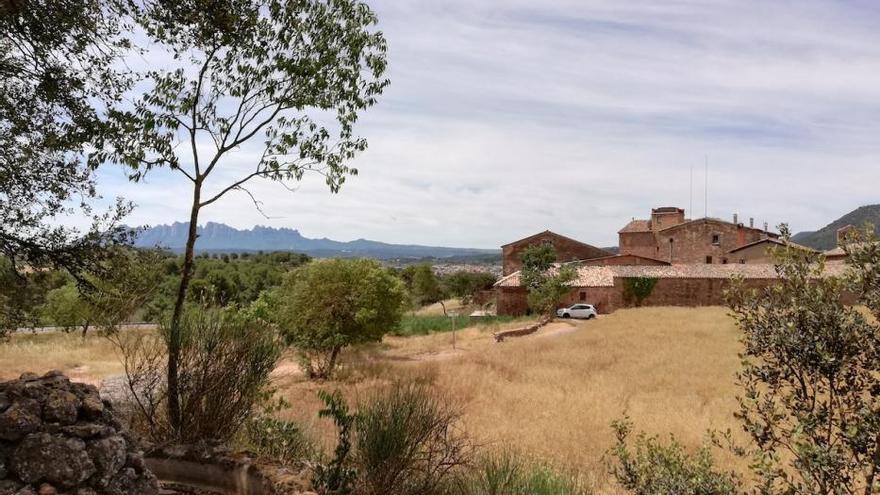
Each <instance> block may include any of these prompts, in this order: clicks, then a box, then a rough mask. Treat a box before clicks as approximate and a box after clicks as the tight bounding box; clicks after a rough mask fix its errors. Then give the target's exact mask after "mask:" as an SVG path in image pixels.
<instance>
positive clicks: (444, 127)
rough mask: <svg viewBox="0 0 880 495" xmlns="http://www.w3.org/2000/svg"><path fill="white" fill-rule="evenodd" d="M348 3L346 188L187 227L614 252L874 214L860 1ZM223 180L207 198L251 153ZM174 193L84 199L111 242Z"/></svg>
mask: <svg viewBox="0 0 880 495" xmlns="http://www.w3.org/2000/svg"><path fill="white" fill-rule="evenodd" d="M368 3H369V4H370V6H371V7H372V8H373V9H374V10H375V11H376V13H377V15H378V17H379V26H378V27H379V29H381V30H382V31H383V32H384V34H385V36H386V38H387V40H388V44H389V50H388V62H389V71H388V77H389V78H390V80H391V85H390V86H389V87H388V88H387V89H386V91H385V93H384V94H383V95H382V97H381V98H380V100H379V103H378V104H377V105H376V106H374V107H372V108H371V109H369V110H367V111H366V112H365V113H364V114H363V115H362V116H361V119H360V120H359V123H358V127H357V129H356V130H357V133H358V134H359V135H361V136H364V137H366V138H367V140H368V142H369V148H368V149H367V151H365V152H364V153H362V154H360V155H359V156H358V157H357V158H355V159H354V160H353V161H352V165H353V166H355V167H357V168H358V169H359V172H360V173H359V175H358V176H356V177H351V178H349V179H348V180H347V181H346V183H345V184H344V186H343V188H342V190H341V191H340V192H339V193H338V194H331V193H330V191H329V190H328V188H327V187H326V186H325V185H324V182H323V179H322V178H321V177H319V176H306V178H305V179H304V180H303V181H302V183H300V184H299V186H298V187H297V188H296V190H295V191H293V192H291V191H288V190H287V189H284V188H283V187H281V186H279V185H277V184H271V183H259V184H258V185H255V186H254V187H252V188H251V192H253V193H254V194H255V196H257V197H259V198H260V200H261V201H262V203H263V211H264V213H265V215H267V216H268V218H266V216H264V215H263V214H261V213H260V212H259V211H258V210H257V209H256V208H255V207H254V206H253V204H252V203H251V200H250V198H248V196H247V195H245V194H243V193H232V194H230V195H227V196H226V197H224V198H223V199H222V200H221V201H219V202H217V203H215V204H213V205H210V206H209V207H208V208H206V209H204V210H203V211H202V214H201V222H200V223H205V222H208V221H214V222H223V223H226V224H228V225H231V226H233V227H236V228H251V227H253V226H254V225H268V226H273V227H289V228H296V229H298V230H299V231H300V232H301V233H302V234H303V235H305V236H306V237H316V238H320V237H328V238H331V239H336V240H342V241H346V240H352V239H357V238H367V239H373V240H379V241H385V242H394V243H408V244H426V245H442V246H455V247H479V248H496V247H498V246H500V245H502V244H505V243H507V242H510V241H513V240H516V239H519V238H521V237H524V236H527V235H531V234H533V233H536V232H539V231H543V230H546V229H550V230H553V231H556V232H559V233H561V234H564V235H567V236H570V237H574V238H576V239H579V240H582V241H585V242H589V243H592V244H595V245H597V246H614V245H616V244H617V231H618V230H619V229H620V228H621V227H623V226H624V225H625V224H626V223H627V222H628V221H629V220H631V219H632V218H633V217H635V218H646V217H648V216H649V214H650V209H651V208H652V207H657V206H679V207H683V208H686V209H688V210H691V208H692V210H693V211H689V212H688V216H692V217H701V216H704V214H705V213H708V215H709V216H713V217H719V218H723V219H732V216H733V214H734V213H738V214H739V218H740V219H741V221H745V219H747V218H749V217H753V218H755V222H756V225H762V224H763V222H768V223H769V224H770V225H777V224H779V223H781V222H787V223H789V225H790V226H791V228H792V230H793V231H795V232H797V231H802V230H815V229H818V228H821V227H822V226H824V225H826V224H827V223H829V222H831V221H832V220H834V219H836V218H838V217H839V216H841V215H842V214H844V213H846V212H848V211H850V210H852V209H854V208H856V207H858V206H861V205H865V204H873V203H878V202H880V198H878V194H877V191H878V186H877V185H878V184H880V167H878V166H877V159H878V157H880V139H878V137H880V30H878V29H877V25H878V22H880V2H873V1H870V0H865V1H856V0H827V1H824V0H823V1H818V0H817V1H813V0H796V1H785V0H774V1H773V2H767V1H763V0H758V1H751V0H729V1H728V0H717V1H713V0H704V1H686V0H681V1H658V0H644V1H643V0H627V1H626V2H621V1H619V0H608V1H605V0H553V1H550V0H547V1H541V2H535V1H533V0H529V1H526V0H480V1H472V0H471V1H465V0H407V1H400V0H369V1H368ZM707 163H708V177H706V173H705V171H706V164H707ZM222 167H223V172H222V174H219V175H218V176H217V177H212V179H215V180H216V182H215V183H213V184H208V187H209V188H211V187H214V186H217V187H219V186H221V185H223V182H224V179H225V178H228V177H233V176H235V175H236V174H237V173H239V172H241V171H245V170H249V169H251V168H252V167H253V154H252V153H248V152H246V151H241V152H239V153H237V154H233V155H231V156H230V157H229V159H228V160H226V161H225V162H224V163H223V164H222ZM180 179H181V177H180V176H178V175H173V174H171V173H169V172H161V171H159V172H154V173H151V175H149V176H148V177H147V180H146V181H145V182H144V183H139V184H131V183H128V182H127V181H126V178H125V175H124V173H123V171H122V170H120V169H118V168H114V167H113V166H107V167H104V168H102V169H101V170H100V171H99V188H100V191H101V192H102V193H103V194H104V196H105V197H110V196H116V195H118V196H122V197H125V198H126V199H128V200H131V201H133V202H134V203H136V205H137V208H136V209H135V211H134V212H133V213H132V214H131V216H130V217H129V218H128V219H127V223H128V224H130V225H157V224H163V223H170V222H173V221H185V220H186V219H187V218H188V215H189V200H190V199H191V192H190V189H189V188H188V186H190V187H191V184H190V183H189V182H187V181H182V180H180ZM707 179H708V180H707ZM706 183H708V188H705V187H704V186H705V184H706ZM692 184H693V185H692ZM706 197H708V202H706V201H705V198H706Z"/></svg>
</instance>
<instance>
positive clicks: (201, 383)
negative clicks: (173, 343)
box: [115, 309, 282, 442]
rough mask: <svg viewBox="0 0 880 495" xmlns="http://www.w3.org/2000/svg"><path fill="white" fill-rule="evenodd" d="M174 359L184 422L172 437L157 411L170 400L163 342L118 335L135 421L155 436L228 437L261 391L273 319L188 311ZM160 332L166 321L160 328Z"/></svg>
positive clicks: (268, 367) (275, 343) (270, 355)
mask: <svg viewBox="0 0 880 495" xmlns="http://www.w3.org/2000/svg"><path fill="white" fill-rule="evenodd" d="M181 321H182V324H181V353H180V362H179V376H180V382H179V384H180V398H181V411H182V415H181V416H182V421H183V423H182V425H181V428H180V430H179V431H180V434H179V435H177V437H176V438H169V436H170V435H171V433H169V431H170V430H169V429H168V428H167V425H165V424H163V423H162V420H161V419H159V418H158V417H157V412H159V411H161V409H162V407H163V406H164V404H165V402H166V401H167V391H166V389H165V381H164V376H165V366H164V364H165V359H164V355H163V353H162V351H161V346H160V345H159V344H161V343H162V342H161V341H160V340H159V339H156V338H154V337H152V336H150V335H145V334H139V335H133V336H129V335H127V334H128V332H123V333H122V334H120V335H119V336H117V337H115V342H116V343H117V344H118V346H119V348H120V349H121V351H122V356H123V364H124V366H125V370H126V377H127V385H128V392H129V394H130V397H131V399H132V401H133V403H134V408H133V411H134V412H135V414H136V415H138V416H140V417H139V418H136V419H137V421H136V423H139V424H142V425H145V426H146V430H147V432H148V433H149V434H150V435H151V436H152V437H154V439H156V440H168V439H171V440H178V441H183V442H193V441H199V440H229V439H230V438H231V437H232V436H233V435H235V434H236V433H237V432H238V431H239V430H240V429H241V427H242V426H243V425H244V424H245V422H246V421H247V420H248V419H249V418H250V417H251V414H252V412H253V409H254V407H255V405H256V404H257V403H258V402H259V401H260V400H261V399H262V398H265V396H266V390H267V387H268V384H269V373H271V371H272V370H273V369H274V368H275V364H276V362H277V360H278V358H279V357H280V354H281V350H282V346H281V345H280V342H279V339H278V338H277V336H276V333H275V331H274V330H273V328H272V327H271V326H269V325H268V324H266V323H263V322H260V321H252V320H249V319H246V318H242V317H240V316H239V315H237V314H234V313H232V312H229V311H219V310H195V309H191V310H189V311H187V312H186V313H185V315H184V318H183V319H182V320H181ZM160 334H161V336H162V338H163V339H167V338H168V328H167V327H166V326H165V325H162V326H161V327H160Z"/></svg>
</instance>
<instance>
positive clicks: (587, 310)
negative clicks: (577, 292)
mask: <svg viewBox="0 0 880 495" xmlns="http://www.w3.org/2000/svg"><path fill="white" fill-rule="evenodd" d="M598 314H599V313H597V312H596V308H594V307H593V305H592V304H575V305H573V306H570V307H568V308H560V309H557V310H556V316H558V317H560V318H585V319H587V320H591V319H593V318H595V317H596V315H598Z"/></svg>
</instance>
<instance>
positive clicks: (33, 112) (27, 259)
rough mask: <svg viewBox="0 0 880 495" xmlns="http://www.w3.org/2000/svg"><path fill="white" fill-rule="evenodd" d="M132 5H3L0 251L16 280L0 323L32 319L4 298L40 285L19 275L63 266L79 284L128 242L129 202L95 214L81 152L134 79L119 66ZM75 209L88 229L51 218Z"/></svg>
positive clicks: (69, 1) (95, 139)
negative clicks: (104, 113)
mask: <svg viewBox="0 0 880 495" xmlns="http://www.w3.org/2000/svg"><path fill="white" fill-rule="evenodd" d="M131 5H133V4H128V3H125V2H118V3H117V2H104V1H97V0H36V1H28V2H15V1H13V2H0V81H2V84H0V150H2V152H0V255H2V256H4V257H5V259H6V261H4V263H3V265H4V266H3V269H5V270H8V271H9V273H8V274H6V275H4V277H5V278H6V279H7V281H8V282H9V284H5V285H6V287H7V288H11V287H13V286H14V289H10V291H9V293H7V294H6V295H4V296H3V297H0V303H2V304H3V305H2V306H0V313H2V314H0V318H2V320H4V321H5V322H7V323H5V324H3V326H2V328H3V329H7V328H13V327H16V326H19V325H22V324H31V323H32V319H31V318H32V317H33V316H34V314H33V313H32V312H31V311H30V310H29V309H28V307H15V306H14V305H7V304H10V303H12V302H14V301H18V302H25V301H22V297H21V295H22V294H24V293H34V292H37V293H38V292H40V290H41V289H40V287H27V286H26V284H27V283H28V282H33V281H35V280H34V279H35V277H32V276H29V275H22V272H24V271H28V270H30V269H31V268H38V269H43V268H46V267H56V268H63V269H66V270H68V271H69V272H70V273H71V274H72V275H73V276H74V277H75V278H77V279H78V280H79V282H80V283H81V284H83V283H85V280H84V278H83V277H84V276H85V274H87V273H93V272H95V271H96V270H98V269H100V267H101V266H100V261H101V260H102V259H103V256H104V254H105V249H106V248H107V247H108V246H111V245H113V244H116V243H122V242H125V241H126V240H127V239H128V232H127V229H125V228H123V227H122V226H121V225H120V223H119V220H120V219H121V218H122V217H123V216H124V215H125V214H126V213H127V212H128V211H129V209H130V205H128V204H125V203H122V202H118V203H117V205H116V207H115V208H113V209H110V210H108V211H106V212H103V213H96V212H94V211H93V209H92V206H93V205H92V203H94V201H93V200H95V199H96V198H97V191H96V188H95V183H94V177H93V167H92V166H89V165H88V164H87V163H86V159H85V156H84V154H85V150H87V149H89V148H90V147H93V146H96V145H98V143H100V141H101V139H102V138H103V136H104V132H105V130H106V127H105V125H104V124H105V122H104V121H103V120H102V109H105V108H107V107H109V106H112V105H114V104H116V103H118V101H119V98H120V95H121V93H122V92H123V91H124V90H125V89H126V88H128V87H129V85H130V83H131V81H132V78H131V77H130V75H129V74H127V73H126V72H121V71H120V70H118V68H119V67H120V65H119V64H118V63H116V59H117V57H119V56H120V54H121V53H122V52H123V51H124V50H125V49H127V47H128V40H127V39H126V35H127V33H128V31H129V30H128V26H127V25H126V24H125V22H124V21H125V20H126V19H127V15H128V14H129V13H130V8H131ZM73 215H75V216H78V217H80V218H82V217H83V216H85V217H87V218H91V221H92V224H91V226H90V227H89V228H88V229H86V230H84V231H82V230H79V229H74V228H69V227H64V226H62V222H58V221H57V219H59V218H62V217H65V216H73ZM16 275H21V276H18V278H17V279H15V280H14V281H13V279H12V277H14V276H16ZM4 301H5V302H4ZM30 308H31V309H32V306H31V307H30ZM16 318H18V319H17V320H16Z"/></svg>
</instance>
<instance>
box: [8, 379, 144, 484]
mask: <svg viewBox="0 0 880 495" xmlns="http://www.w3.org/2000/svg"><path fill="white" fill-rule="evenodd" d="M158 493H159V486H158V481H157V480H156V478H155V477H154V476H153V475H152V474H151V473H150V472H149V471H148V470H147V469H146V466H145V463H144V458H143V455H142V454H141V452H140V451H138V450H137V448H136V446H135V442H134V441H133V440H132V438H131V437H129V436H128V434H127V433H126V432H125V429H124V428H123V426H122V424H121V423H120V422H119V421H118V420H117V419H116V418H115V417H114V415H113V410H112V407H111V405H110V404H109V403H107V402H102V400H101V398H100V396H99V395H98V389H96V388H95V387H93V386H91V385H86V384H82V383H71V382H70V380H68V379H67V377H65V376H64V375H62V374H61V373H60V372H54V371H53V372H49V373H47V374H46V375H44V376H42V377H40V376H37V375H33V374H24V375H22V376H21V378H20V379H18V380H14V381H10V382H5V383H0V495H6V494H9V495H13V494H15V495H37V494H38V495H56V494H57V495H68V494H69V495H128V494H138V495H155V494H158Z"/></svg>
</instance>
